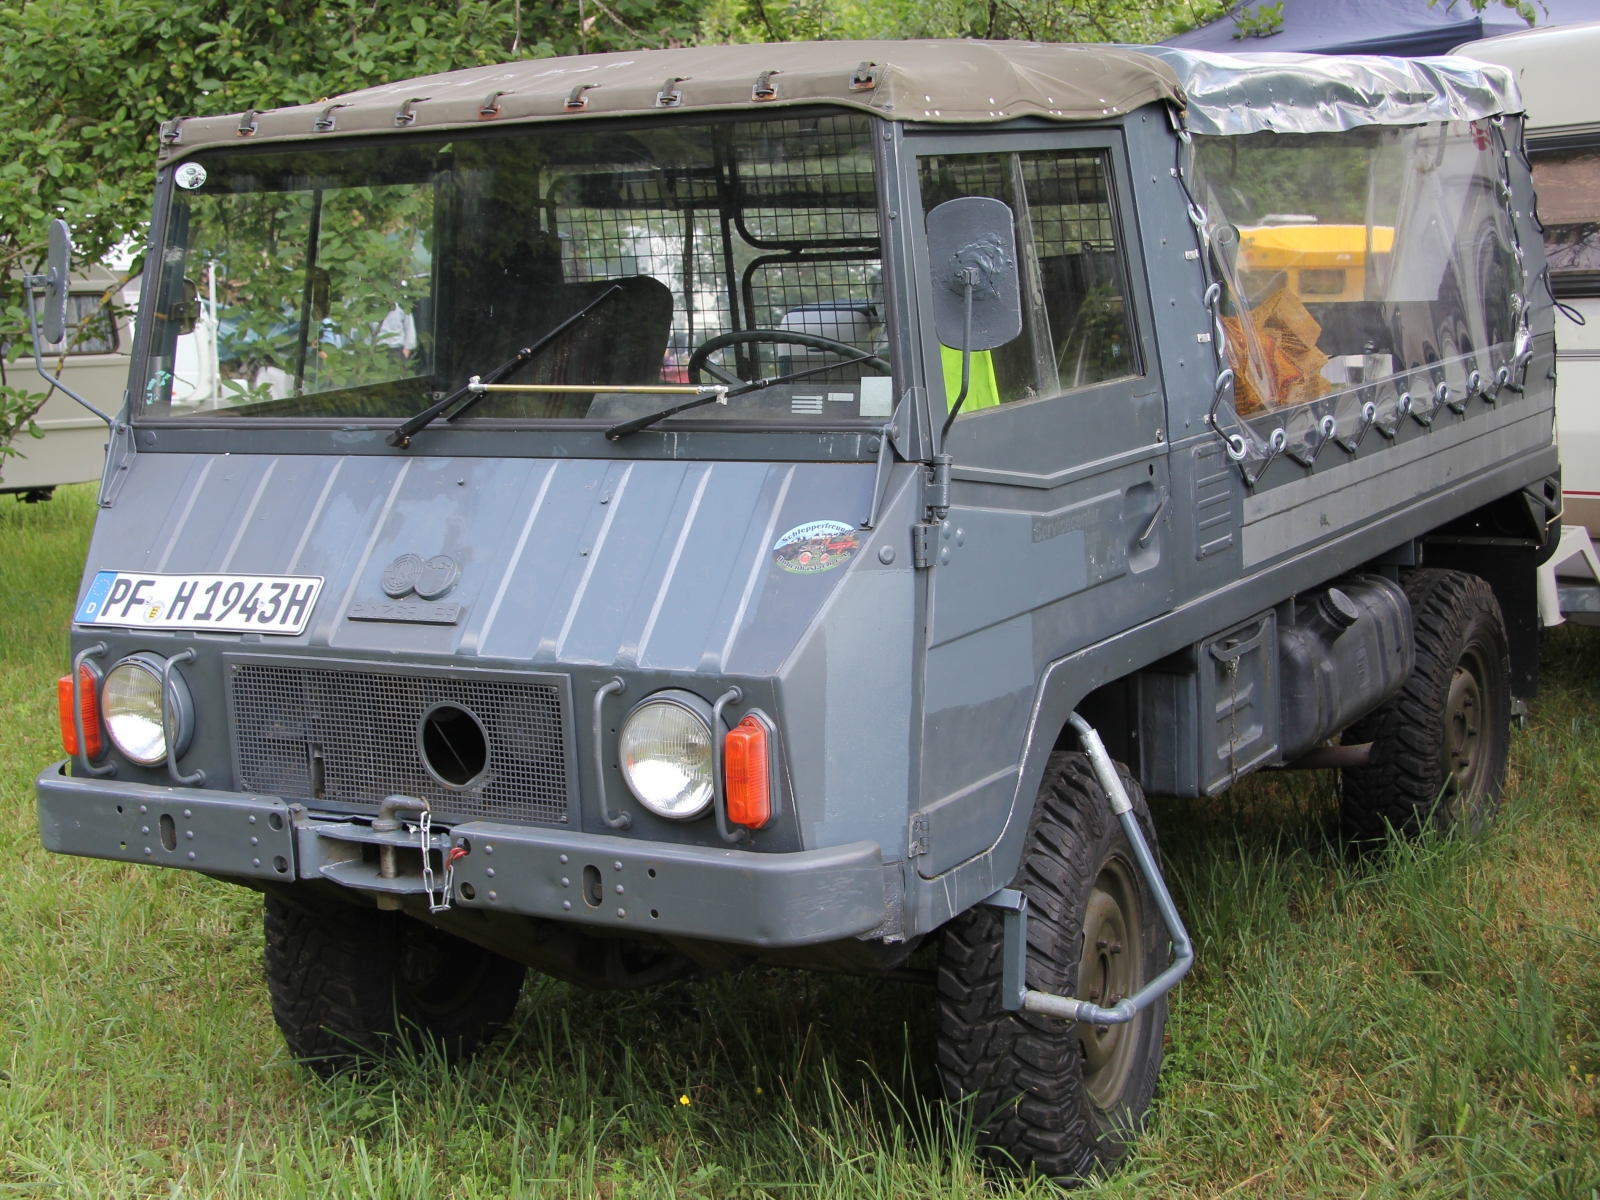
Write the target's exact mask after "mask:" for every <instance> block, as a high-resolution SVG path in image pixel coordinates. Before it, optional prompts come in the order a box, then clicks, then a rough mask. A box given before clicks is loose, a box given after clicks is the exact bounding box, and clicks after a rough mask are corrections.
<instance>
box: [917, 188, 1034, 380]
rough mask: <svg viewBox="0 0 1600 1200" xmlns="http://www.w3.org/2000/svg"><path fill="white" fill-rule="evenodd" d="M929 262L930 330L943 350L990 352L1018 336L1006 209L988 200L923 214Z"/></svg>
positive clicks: (1018, 295)
mask: <svg viewBox="0 0 1600 1200" xmlns="http://www.w3.org/2000/svg"><path fill="white" fill-rule="evenodd" d="M928 262H929V264H930V265H931V266H932V269H933V324H934V329H935V331H936V332H937V334H938V337H939V341H940V342H941V343H942V344H943V345H946V346H949V347H950V348H951V349H952V350H967V351H975V350H993V349H995V348H996V347H998V346H1004V345H1005V344H1006V343H1007V342H1009V341H1012V340H1013V339H1014V338H1016V337H1017V336H1018V335H1020V334H1021V333H1022V283H1021V279H1020V277H1019V275H1018V272H1017V234H1016V226H1015V223H1014V219H1013V217H1012V213H1011V208H1010V206H1009V205H1007V204H1005V203H1003V202H1002V201H999V200H992V199H990V198H989V197H987V196H961V197H959V198H957V199H955V200H946V201H945V202H944V203H943V204H941V205H939V207H937V208H935V209H934V210H933V211H932V212H930V213H929V214H928ZM969 284H970V285H971V291H972V305H971V314H972V335H971V338H970V340H969V338H968V336H967V311H968V306H967V291H968V285H969Z"/></svg>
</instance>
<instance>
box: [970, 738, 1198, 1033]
mask: <svg viewBox="0 0 1600 1200" xmlns="http://www.w3.org/2000/svg"><path fill="white" fill-rule="evenodd" d="M1067 723H1068V724H1069V725H1071V726H1072V728H1073V730H1074V731H1075V732H1076V733H1077V735H1078V741H1079V743H1080V744H1081V745H1082V746H1083V752H1084V753H1085V754H1086V755H1088V756H1089V764H1090V765H1091V766H1092V767H1093V768H1094V775H1095V779H1096V780H1097V781H1098V782H1099V784H1100V788H1101V790H1102V791H1104V792H1105V794H1106V800H1107V801H1108V802H1109V803H1110V805H1111V811H1112V812H1113V813H1115V814H1116V817H1117V820H1118V821H1119V822H1121V824H1122V831H1123V832H1124V833H1125V834H1127V836H1128V843H1129V844H1130V845H1131V846H1132V847H1133V856H1134V858H1135V859H1136V860H1137V862H1138V865H1139V872H1140V874H1142V875H1143V876H1144V880H1145V882H1146V883H1147V884H1149V885H1150V890H1151V892H1153V893H1154V894H1155V898H1156V907H1157V909H1159V910H1160V912H1161V920H1162V922H1163V923H1164V924H1165V925H1166V927H1167V936H1168V937H1170V938H1171V939H1172V951H1173V958H1172V964H1171V965H1170V966H1168V967H1167V969H1166V970H1165V971H1163V972H1161V974H1159V975H1157V976H1156V977H1155V978H1154V979H1152V980H1151V981H1150V982H1149V983H1147V984H1145V985H1144V986H1143V987H1142V988H1140V989H1139V990H1138V991H1137V992H1135V993H1134V994H1133V995H1131V996H1127V997H1116V996H1108V997H1106V999H1107V1000H1108V1001H1109V1002H1110V1004H1111V1007H1110V1008H1101V1007H1100V1006H1099V1005H1098V1004H1095V1003H1093V1002H1092V1001H1090V1000H1077V999H1074V998H1072V997H1070V996H1056V995H1053V994H1051V993H1049V992H1038V991H1034V990H1033V989H1031V988H1029V987H1028V983H1027V972H1028V897H1027V896H1026V895H1024V894H1023V893H1022V892H1021V891H1018V890H1017V889H1016V888H1001V889H1000V890H999V891H998V892H996V893H995V894H994V895H992V896H990V897H989V898H988V899H987V900H984V901H982V903H983V904H985V905H987V906H988V907H989V908H998V909H1000V910H1001V912H1002V914H1003V918H1002V919H1003V922H1004V941H1003V946H1002V957H1001V963H1002V975H1001V1003H1002V1005H1003V1006H1004V1007H1005V1009H1006V1011H1008V1012H1017V1011H1019V1010H1024V1011H1027V1012H1035V1013H1040V1014H1042V1015H1044V1016H1047V1017H1061V1018H1064V1019H1066V1020H1068V1021H1084V1022H1087V1023H1088V1024H1091V1025H1122V1024H1126V1023H1127V1022H1129V1021H1131V1020H1133V1019H1134V1017H1136V1016H1138V1015H1139V1014H1140V1013H1141V1012H1143V1011H1144V1010H1145V1009H1147V1008H1149V1007H1150V1006H1151V1005H1152V1004H1154V1003H1155V1002H1156V1001H1157V1000H1159V999H1160V998H1161V997H1162V996H1164V995H1166V994H1167V993H1168V992H1170V991H1171V990H1172V989H1173V988H1174V987H1175V986H1177V983H1178V980H1180V979H1182V978H1183V977H1184V976H1185V975H1187V974H1188V973H1189V968H1190V967H1192V966H1194V946H1193V944H1192V943H1191V942H1190V940H1189V932H1188V930H1186V929H1185V928H1184V927H1183V920H1182V918H1180V917H1179V916H1178V907H1177V905H1175V904H1174V903H1173V902H1172V893H1170V892H1169V891H1167V883H1166V880H1165V879H1163V878H1162V877H1161V868H1160V866H1159V865H1158V864H1157V863H1156V859H1155V855H1154V854H1152V853H1151V852H1150V844H1149V843H1148V842H1146V841H1145V839H1144V830H1142V829H1140V828H1139V819H1138V818H1137V817H1136V816H1135V815H1134V812H1133V802H1132V801H1131V800H1129V799H1128V793H1127V791H1126V790H1125V789H1124V788H1123V786H1122V778H1121V776H1119V775H1118V774H1117V768H1116V764H1115V763H1113V762H1112V761H1111V756H1110V755H1109V754H1107V753H1106V748H1105V743H1103V742H1102V741H1101V740H1100V735H1099V734H1098V733H1096V732H1095V731H1094V727H1093V726H1092V725H1090V724H1089V722H1087V721H1085V720H1084V719H1083V718H1082V717H1080V716H1079V715H1078V714H1077V713H1073V714H1072V715H1070V716H1069V717H1068V718H1067ZM1091 995H1092V993H1091ZM1095 998H1096V999H1098V997H1095Z"/></svg>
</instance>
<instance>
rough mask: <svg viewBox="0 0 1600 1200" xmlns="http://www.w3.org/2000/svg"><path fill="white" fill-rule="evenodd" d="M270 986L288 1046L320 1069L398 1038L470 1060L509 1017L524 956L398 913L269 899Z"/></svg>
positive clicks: (348, 1062)
mask: <svg viewBox="0 0 1600 1200" xmlns="http://www.w3.org/2000/svg"><path fill="white" fill-rule="evenodd" d="M263 923H264V925H265V927H266V972H267V990H268V992H269V994H270V995H271V998H272V1015H273V1017H274V1018H275V1019H276V1020H277V1022H278V1028H279V1029H281V1030H282V1031H283V1037H284V1040H285V1041H286V1042H288V1044H289V1050H290V1053H292V1054H293V1055H294V1056H295V1057H296V1058H297V1059H300V1060H301V1061H303V1062H305V1063H306V1065H307V1066H309V1067H311V1068H312V1069H313V1070H315V1071H316V1072H317V1073H318V1074H320V1075H324V1076H326V1075H331V1074H333V1073H334V1072H335V1071H338V1070H341V1069H343V1068H346V1067H350V1066H353V1065H355V1064H356V1063H358V1062H359V1061H360V1060H362V1059H375V1058H381V1057H383V1056H385V1055H388V1054H392V1053H393V1052H395V1051H396V1050H398V1049H399V1048H400V1047H401V1046H402V1045H406V1044H409V1045H411V1046H412V1047H414V1048H416V1049H419V1050H420V1049H423V1048H425V1047H427V1046H428V1045H429V1044H433V1045H436V1046H437V1047H438V1048H439V1049H440V1050H441V1051H442V1052H443V1053H444V1055H445V1056H446V1058H447V1059H448V1060H449V1061H451V1062H455V1061H457V1060H459V1059H462V1058H466V1057H470V1056H471V1055H472V1054H473V1053H475V1052H476V1051H477V1050H478V1048H479V1047H481V1046H482V1045H484V1043H486V1042H488V1041H489V1040H490V1039H491V1038H493V1037H494V1035H495V1033H496V1032H497V1031H498V1030H499V1029H500V1027H501V1026H502V1025H504V1024H505V1022H506V1021H507V1020H508V1019H509V1018H510V1016H511V1012H512V1009H514V1008H515V1007H516V1004H517V996H518V995H519V994H520V992H521V990H522V980H523V976H524V975H525V974H526V969H525V968H524V967H523V966H522V964H521V963H516V962H513V961H511V960H510V959H508V958H503V957H501V956H500V955H498V954H495V953H492V952H491V951H488V950H485V949H483V948H482V947H480V946H475V945H473V944H472V943H471V942H468V941H464V940H463V939H461V938H458V937H456V936H455V935H453V934H449V933H446V932H444V931H443V930H440V929H435V928H434V927H433V926H431V925H426V924H424V923H423V922H421V921H417V920H414V919H412V918H411V917H408V916H406V915H405V914H404V913H399V912H380V911H379V910H377V909H374V908H357V907H355V906H353V905H345V904H329V905H325V906H319V907H317V908H316V909H314V910H313V909H307V908H301V907H298V906H295V905H292V904H288V903H286V902H285V901H283V900H280V899H278V898H277V897H276V896H268V897H266V903H265V911H264V921H263Z"/></svg>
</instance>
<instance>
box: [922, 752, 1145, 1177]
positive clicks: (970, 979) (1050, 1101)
mask: <svg viewBox="0 0 1600 1200" xmlns="http://www.w3.org/2000/svg"><path fill="white" fill-rule="evenodd" d="M1119 771H1121V774H1122V784H1123V787H1124V788H1125V789H1126V790H1127V793H1128V797H1129V799H1131V800H1132V801H1133V805H1134V812H1135V814H1136V815H1137V817H1138V820H1139V823H1140V825H1141V826H1142V827H1143V829H1144V834H1145V837H1146V839H1148V841H1149V842H1150V845H1151V849H1152V850H1154V848H1155V831H1154V829H1153V828H1152V827H1151V824H1150V814H1149V810H1148V809H1147V808H1146V807H1145V802H1144V794H1143V792H1141V791H1140V789H1139V785H1138V784H1137V783H1135V782H1134V780H1133V778H1132V777H1131V776H1130V775H1128V773H1127V772H1126V770H1122V769H1121V768H1119ZM1012 886H1013V887H1015V888H1020V889H1021V890H1022V891H1023V892H1024V893H1026V894H1027V897H1028V969H1027V984H1028V986H1029V987H1030V988H1033V989H1036V990H1038V991H1043V992H1051V993H1054V994H1056V995H1061V996H1073V997H1076V998H1078V999H1082V1000H1090V1001H1093V1002H1094V1003H1096V1004H1099V1005H1102V1006H1107V1007H1108V1006H1110V1005H1112V1004H1115V1003H1116V1002H1117V1001H1118V1000H1121V999H1122V998H1123V997H1125V996H1131V995H1132V994H1133V993H1134V992H1136V991H1138V990H1139V989H1140V988H1141V987H1143V986H1144V984H1145V983H1146V981H1148V980H1150V979H1153V978H1154V977H1155V976H1156V975H1158V974H1159V973H1160V972H1161V971H1162V969H1163V968H1164V967H1165V966H1166V962H1167V958H1168V954H1167V944H1168V943H1167V937H1166V933H1165V930H1164V928H1163V926H1162V924H1161V919H1160V913H1159V911H1158V910H1157V908H1156V903H1155V897H1154V895H1153V894H1152V893H1151V891H1150V889H1149V887H1148V886H1147V885H1146V884H1145V882H1144V880H1143V878H1142V877H1141V876H1140V874H1139V869H1138V866H1137V864H1136V862H1135V859H1134V856H1133V847H1132V846H1131V845H1130V844H1129V842H1128V839H1127V835H1126V834H1124V833H1123V830H1122V825H1121V823H1120V822H1118V820H1117V819H1116V817H1115V816H1114V815H1113V814H1112V812H1111V806H1110V804H1109V802H1108V801H1107V799H1106V796H1105V793H1104V792H1103V791H1102V790H1101V788H1100V785H1099V783H1098V782H1097V781H1096V779H1095V776H1094V771H1093V769H1092V768H1091V766H1090V765H1089V760H1088V759H1087V758H1086V757H1085V756H1084V755H1082V754H1067V753H1058V754H1053V755H1051V757H1050V764H1049V766H1048V768H1047V769H1046V771H1045V776H1044V782H1043V784H1042V785H1041V787H1040V790H1039V799H1038V801H1037V803H1036V804H1035V807H1034V814H1033V821H1032V824H1031V826H1030V827H1029V830H1028V840H1027V844H1026V846H1025V847H1024V848H1023V857H1022V866H1021V868H1020V869H1019V871H1018V872H1017V877H1016V880H1015V881H1014V882H1013V883H1012ZM1002 942H1003V938H1002V931H1001V919H1000V917H999V915H998V914H996V913H995V912H994V911H993V910H992V909H988V908H983V907H978V908H973V909H969V910H968V911H967V912H965V913H963V914H962V915H961V916H959V917H957V918H956V919H955V920H954V921H952V922H950V924H949V925H947V926H946V927H945V931H944V934H943V938H942V941H941V942H940V951H939V1071H940V1075H941V1077H942V1080H943V1083H944V1088H945V1092H946V1094H947V1095H948V1096H949V1097H950V1099H952V1100H968V1101H969V1102H971V1103H972V1104H973V1106H974V1108H973V1114H972V1115H973V1120H974V1123H975V1124H976V1125H977V1126H978V1129H979V1141H980V1143H981V1144H982V1145H983V1147H984V1149H985V1152H986V1153H987V1155H988V1156H989V1157H990V1158H991V1159H993V1160H995V1161H997V1162H1000V1163H1002V1164H1007V1163H1009V1164H1015V1165H1016V1166H1018V1167H1020V1168H1022V1169H1023V1170H1035V1171H1038V1172H1040V1173H1041V1174H1044V1175H1049V1176H1051V1177H1053V1178H1057V1179H1068V1180H1071V1179H1081V1178H1082V1177H1084V1176H1085V1175H1087V1174H1088V1173H1089V1172H1091V1171H1093V1170H1095V1169H1096V1168H1109V1167H1111V1166H1113V1165H1114V1164H1115V1163H1116V1162H1117V1161H1118V1160H1119V1159H1121V1157H1122V1156H1123V1154H1124V1153H1125V1152H1126V1150H1127V1146H1128V1143H1129V1142H1130V1141H1131V1140H1132V1138H1133V1137H1134V1135H1135V1134H1137V1132H1138V1130H1139V1128H1140V1126H1141V1125H1142V1124H1143V1121H1144V1115H1145V1112H1146V1110H1147V1109H1148V1108H1149V1106H1150V1100H1151V1097H1152V1096H1153V1095H1154V1093H1155V1086H1156V1076H1157V1074H1158V1073H1159V1072H1160V1070H1161V1041H1162V1031H1163V1027H1164V1025H1165V1023H1166V1000H1165V998H1163V999H1161V1000H1158V1001H1157V1002H1156V1003H1155V1004H1153V1005H1151V1006H1150V1007H1149V1008H1147V1009H1145V1011H1144V1012H1142V1013H1140V1014H1139V1016H1137V1017H1136V1018H1134V1020H1133V1021H1131V1022H1129V1023H1128V1024H1126V1025H1101V1026H1090V1025H1085V1024H1082V1023H1076V1022H1068V1021H1063V1020H1060V1019H1058V1018H1055V1017H1045V1016H1040V1015H1038V1014H1036V1013H1027V1012H1007V1011H1006V1010H1005V1009H1004V1008H1003V1007H1002V1006H1001V1002H1000V987H1001V947H1002Z"/></svg>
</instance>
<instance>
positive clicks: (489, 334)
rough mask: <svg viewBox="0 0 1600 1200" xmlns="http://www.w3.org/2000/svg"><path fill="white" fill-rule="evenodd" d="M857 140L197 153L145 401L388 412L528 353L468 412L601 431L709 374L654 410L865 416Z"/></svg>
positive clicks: (652, 139) (865, 126)
mask: <svg viewBox="0 0 1600 1200" xmlns="http://www.w3.org/2000/svg"><path fill="white" fill-rule="evenodd" d="M872 128H873V125H872V122H871V120H870V119H869V118H867V117H864V116H859V115H855V114H844V115H819V116H813V117H807V116H787V115H786V116H785V117H783V118H782V119H773V120H757V121H720V122H718V121H703V120H702V121H699V122H695V123H690V122H665V121H661V120H655V121H651V122H650V123H649V126H648V127H640V128H632V129H629V128H619V127H615V126H606V127H601V126H595V125H587V124H579V125H574V126H571V127H562V128H560V129H552V128H548V127H538V128H522V129H516V130H513V131H507V132H500V131H495V133H494V135H492V136H491V135H483V134H478V135H476V136H471V137H467V136H462V135H456V136H454V137H443V136H441V137H436V138H433V139H431V140H430V139H416V140H408V141H405V142H400V143H396V144H390V145H387V146H382V147H375V146H372V145H370V144H369V145H366V146H360V145H358V146H352V147H343V148H333V147H320V146H319V147H316V148H312V149H306V148H301V147H292V148H288V149H283V150H277V149H274V150H273V151H271V152H269V153H260V152H256V153H252V152H249V151H240V150H235V149H225V150H220V151H213V152H208V153H206V154H202V155H199V156H197V157H195V158H193V159H191V160H189V161H187V162H185V163H182V164H180V165H179V166H178V167H177V168H175V171H174V176H175V182H176V186H175V187H174V189H173V200H172V208H171V210H170V215H169V218H168V223H167V236H166V244H165V246H164V247H163V249H162V259H161V263H162V270H161V278H160V282H159V285H158V288H157V290H156V294H155V296H154V297H153V301H152V309H153V312H154V316H155V326H154V338H153V345H152V349H151V356H152V357H151V363H150V369H149V374H148V376H147V378H146V380H145V383H144V388H143V394H142V398H143V401H144V407H145V411H146V412H147V413H148V414H150V415H153V416H158V417H170V418H194V419H215V418H227V419H230V420H232V419H241V418H257V417H264V418H279V419H283V418H292V419H304V418H324V419H336V420H345V421H347V420H351V419H364V418H372V419H378V420H386V419H390V418H405V417H408V416H411V415H412V414H414V413H416V412H418V411H420V410H421V409H423V408H426V407H427V406H428V405H430V404H432V403H434V402H435V401H436V400H438V399H440V398H442V397H445V396H448V395H450V394H452V393H453V392H455V391H456V390H457V389H460V388H462V387H463V386H464V385H466V384H467V383H468V381H469V380H470V379H471V378H472V377H473V376H480V377H483V378H485V379H490V378H491V373H492V372H494V371H495V369H496V368H497V367H500V366H501V365H502V364H503V363H506V362H507V361H508V360H511V359H513V358H514V356H516V355H517V354H518V352H519V350H522V349H523V348H528V347H532V348H535V349H536V353H535V354H534V355H533V356H532V358H531V361H528V362H527V363H526V364H525V365H524V366H522V367H520V368H518V369H517V370H516V371H515V372H513V373H511V374H509V375H506V376H504V377H499V378H495V379H494V381H495V382H497V383H501V384H505V385H515V386H523V385H533V387H532V388H530V389H529V390H523V391H498V392H491V393H488V394H479V396H478V398H477V399H475V400H474V401H473V403H472V404H471V407H470V412H469V413H468V414H467V420H468V421H469V422H480V423H481V422H483V421H495V420H502V421H519V422H521V421H528V420H589V421H595V422H605V423H606V424H608V425H609V424H610V423H612V422H622V421H627V420H630V419H632V418H635V417H640V416H644V415H647V414H651V413H655V412H659V411H660V410H662V409H664V408H667V407H670V406H672V405H674V404H676V403H681V402H683V401H684V400H685V399H686V397H685V396H684V395H683V394H681V393H683V392H684V391H686V390H690V389H691V388H692V386H697V385H698V386H709V385H714V384H719V383H720V384H723V385H728V386H731V388H732V392H731V394H729V395H728V396H727V397H726V400H725V402H724V403H711V404H708V405H705V406H701V407H697V408H694V409H692V410H691V411H688V412H685V413H683V414H682V415H681V416H679V417H674V418H672V421H673V422H675V423H689V422H704V421H716V422H721V421H729V420H732V421H739V420H744V421H761V422H768V421H777V422H782V423H785V424H790V423H800V424H817V423H819V422H828V421H837V420H847V421H853V420H860V419H861V418H875V419H877V420H879V421H881V420H882V418H884V417H887V416H889V415H890V408H891V399H892V396H893V394H894V393H893V389H892V386H891V381H890V378H889V368H888V363H887V361H886V360H885V359H884V357H883V355H884V354H886V353H887V351H886V347H887V344H888V337H887V333H886V330H885V306H884V303H883V296H882V277H881V269H880V251H879V231H878V198H877V183H876V178H875V171H874V165H873V146H872V138H871V132H872ZM579 314H582V315H579ZM573 318H576V319H575V320H573ZM569 320H570V321H571V324H570V325H566V324H564V323H566V322H569ZM557 331H560V332H559V336H556V337H555V338H554V340H549V338H550V335H551V334H553V333H556V332H557ZM752 332H754V333H755V334H756V335H757V336H752V337H735V336H730V335H735V334H748V333H752ZM785 377H788V378H785ZM730 381H731V383H730ZM758 381H766V382H767V383H768V386H763V387H756V388H752V389H750V390H748V391H744V392H743V393H742V394H740V393H739V388H738V387H737V386H733V385H737V384H741V383H755V382H758ZM568 385H570V387H568ZM623 387H626V388H629V389H633V390H631V391H613V390H608V388H623ZM674 388H676V389H677V392H678V393H679V394H672V393H671V391H670V389H674ZM538 389H542V390H538ZM651 389H654V390H651ZM452 419H453V417H452ZM440 427H441V428H443V427H444V423H443V422H441V424H440Z"/></svg>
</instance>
